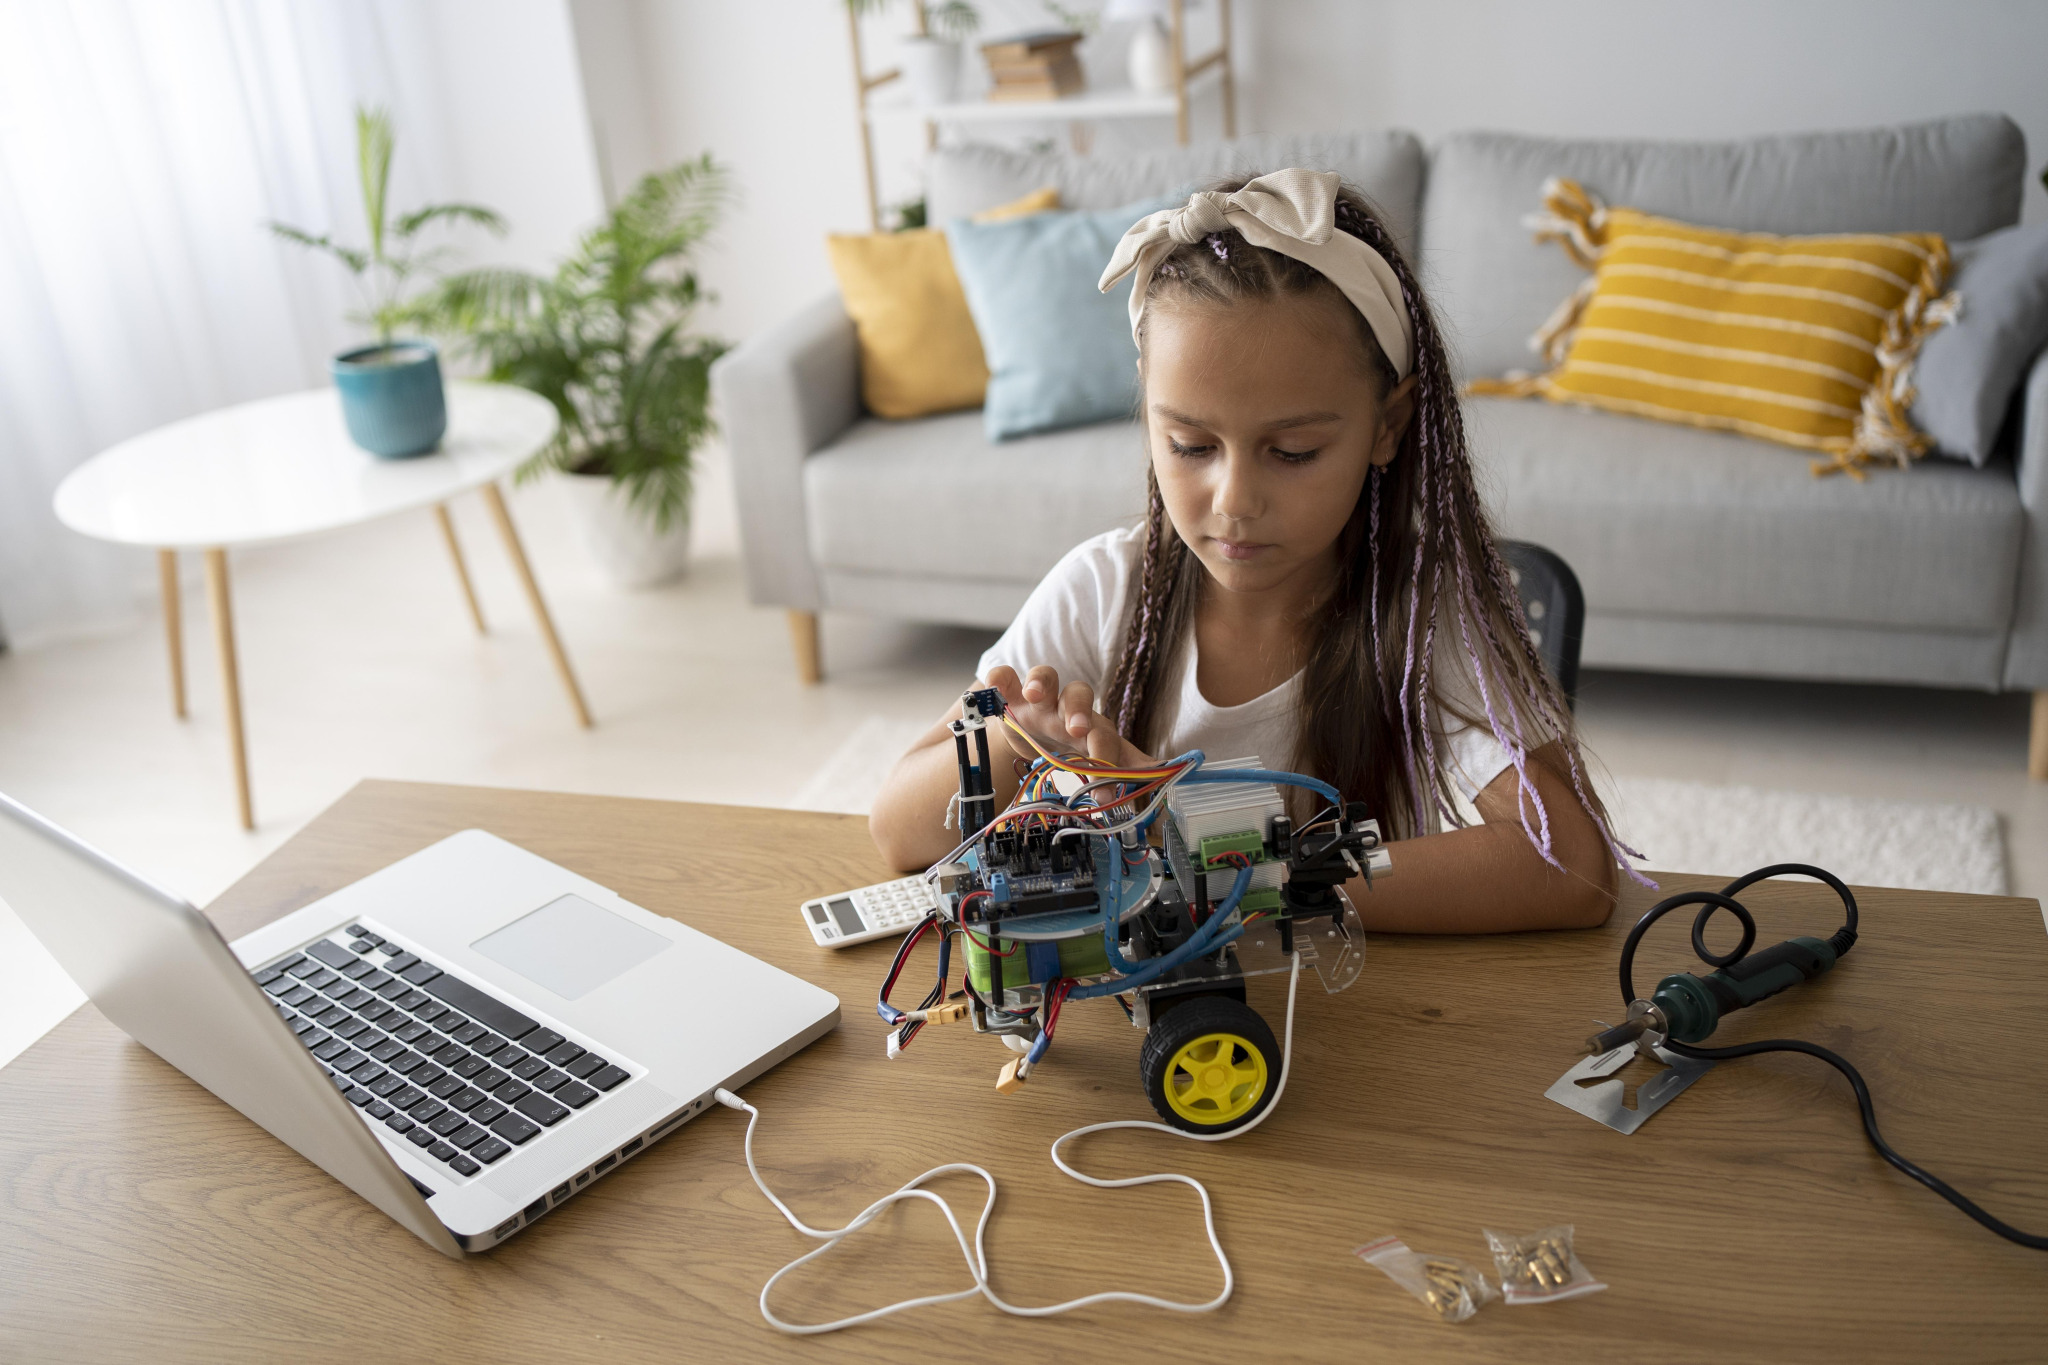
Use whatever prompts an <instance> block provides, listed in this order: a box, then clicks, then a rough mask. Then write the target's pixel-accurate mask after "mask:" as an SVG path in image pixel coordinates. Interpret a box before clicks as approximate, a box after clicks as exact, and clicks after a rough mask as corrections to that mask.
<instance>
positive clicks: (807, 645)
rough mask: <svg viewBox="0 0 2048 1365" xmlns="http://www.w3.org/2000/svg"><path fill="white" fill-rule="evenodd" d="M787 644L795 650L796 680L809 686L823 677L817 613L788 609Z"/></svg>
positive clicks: (823, 670)
mask: <svg viewBox="0 0 2048 1365" xmlns="http://www.w3.org/2000/svg"><path fill="white" fill-rule="evenodd" d="M789 644H790V648H791V649H793V650H795V651H796V680H797V681H798V682H800V683H802V684H804V686H806V687H809V686H811V685H812V684H813V683H819V682H823V681H824V679H825V664H824V654H823V652H822V651H821V650H820V649H819V648H818V613H816V612H814V611H798V610H797V609H796V608H794V607H792V608H790V611H789Z"/></svg>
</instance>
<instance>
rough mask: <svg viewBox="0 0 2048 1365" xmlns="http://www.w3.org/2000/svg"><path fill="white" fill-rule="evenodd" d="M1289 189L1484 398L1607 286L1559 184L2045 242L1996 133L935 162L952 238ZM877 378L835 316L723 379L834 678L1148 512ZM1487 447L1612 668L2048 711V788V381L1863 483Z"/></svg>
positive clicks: (1773, 456) (1770, 218) (742, 464)
mask: <svg viewBox="0 0 2048 1365" xmlns="http://www.w3.org/2000/svg"><path fill="white" fill-rule="evenodd" d="M1287 165H1310V166H1317V167H1325V168H1328V169H1332V170H1336V171H1338V172H1340V173H1341V174H1342V175H1344V177H1345V178H1346V179H1347V180H1350V181H1351V182H1353V183H1354V184H1357V185H1358V186H1360V187H1361V188H1362V189H1364V190H1365V191H1366V192H1367V193H1368V194H1369V195H1371V196H1372V197H1373V199H1374V200H1375V201H1376V202H1377V203H1378V204H1379V206H1380V207H1381V208H1382V210H1383V211H1384V212H1385V213H1386V215H1387V216H1388V218H1389V220H1390V221H1391V223H1392V225H1393V226H1394V227H1395V229H1396V231H1397V232H1398V233H1400V234H1401V236H1402V238H1403V239H1404V242H1405V243H1406V244H1408V245H1409V247H1410V249H1411V256H1412V257H1414V258H1416V259H1419V261H1420V262H1421V267H1422V270H1423V272H1424V278H1425V280H1426V282H1427V283H1428V285H1429V287H1430V288H1431V290H1432V291H1433V295H1434V298H1435V302H1436V305H1437V307H1438V310H1439V312H1440V314H1441V316H1442V318H1443V320H1444V322H1445V324H1446V330H1447V331H1448V333H1449V335H1450V336H1451V338H1452V341H1453V344H1454V345H1455V346H1456V348H1457V350H1458V355H1459V363H1460V365H1461V367H1462V369H1463V372H1464V373H1466V374H1469V375H1480V374H1498V373H1500V372H1502V371H1505V370H1508V369H1514V368H1529V367H1530V366H1531V365H1532V364H1533V363H1534V360H1533V357H1532V356H1531V353H1530V352H1529V350H1528V349H1527V346H1526V338H1527V337H1528V335H1529V334H1530V333H1531V332H1533V331H1534V330H1535V329H1536V327H1537V326H1538V325H1539V324H1540V323H1541V322H1542V321H1543V319H1544V318H1545V316H1546V315H1547V314H1548V313H1549V312H1550V310H1551V309H1552V308H1553V307H1555V306H1556V304H1557V302H1558V301H1559V300H1560V299H1562V298H1563V297H1564V296H1565V295H1566V294H1567V293H1568V292H1569V291H1570V290H1571V289H1572V287H1573V286H1574V284H1576V283H1577V281H1578V279H1579V278H1580V277H1581V276H1580V272H1579V270H1578V268H1577V267H1575V266H1574V265H1572V264H1571V263H1570V261H1569V260H1567V258H1566V257H1565V255H1564V253H1563V252H1562V251H1560V250H1559V249H1558V248H1557V247H1555V246H1545V245H1539V244H1536V243H1534V242H1532V241H1531V240H1530V237H1529V234H1528V231H1527V230H1526V229H1525V228H1524V227H1523V226H1522V225H1521V219H1522V217H1523V215H1524V214H1526V213H1527V212H1529V211H1530V210H1531V209H1532V208H1533V207H1534V206H1535V204H1536V200H1537V196H1538V190H1539V187H1540V185H1541V184H1542V181H1543V179H1544V177H1545V176H1547V175H1568V176H1571V177H1573V178H1575V179H1578V180H1580V181H1581V182H1583V183H1584V184H1586V185H1587V186H1588V188H1590V189H1592V190H1593V191H1594V192H1596V193H1598V194H1600V195H1601V196H1602V197H1604V198H1605V199H1607V200H1608V201H1609V202H1611V203H1623V204H1629V205H1633V206H1636V207H1640V208H1644V209H1648V210H1651V211H1654V212H1660V213H1665V214H1669V215H1671V216H1673V217H1677V218H1683V219H1689V220H1691V221H1695V222H1702V223H1711V224H1716V225H1721V226H1728V227H1736V228H1746V229H1752V230H1760V231H1770V232H1790V233H1799V232H1826V231H1884V230H1904V229H1919V230H1932V231H1938V232H1941V233H1944V234H1946V235H1947V236H1948V237H1949V238H1950V239H1951V240H1954V241H1960V240H1967V239H1969V238H1972V237H1977V236H1981V235H1983V234H1984V233H1987V232H1990V231H1993V230H1994V229H1997V228H2000V227H2004V226H2007V225H2009V224H2011V223H2014V222H2016V221H2018V218H2019V208H2020V190H2021V186H2022V183H2023V177H2024V175H2025V172H2026V148H2025V143H2024V141H2023V139H2022V137H2021V134H2020V131H2019V129H2018V128H2017V127H2016V126H2015V125H2014V124H2013V123H2012V122H2011V121H2010V120H2009V119H2006V118H2003V117H2000V116H1995V115H1980V116H1970V117H1960V118H1951V119H1944V120H1940V121H1938V122H1932V123H1923V124H1915V125H1910V126H1906V127H1899V128H1886V129H1871V130H1862V131H1853V132H1842V133H1820V134H1802V135H1797V136H1787V137H1773V138H1759V139H1754V140H1749V141H1742V142H1728V143H1690V144H1689V143H1660V142H1619V141H1558V140H1550V139H1541V138H1530V137H1521V136H1514V135H1509V134H1497V133H1470V134H1461V135H1457V136H1453V137H1451V138H1449V139H1447V140H1446V141H1445V142H1444V143H1443V144H1442V145H1440V146H1438V147H1436V148H1434V149H1432V150H1429V151H1427V152H1425V150H1424V148H1423V147H1422V145H1421V144H1420V143H1419V142H1418V141H1417V140H1416V139H1415V138H1414V137H1412V136H1410V135H1408V134H1406V133H1402V132H1374V133H1355V134H1346V135H1330V136H1319V137H1301V138H1263V139H1246V140H1243V141H1239V142H1235V143H1227V144H1216V145H1212V146H1208V147H1199V148H1190V149H1173V150H1170V151H1164V152H1160V153H1156V154H1151V155H1146V156H1142V157H1134V158H1124V159H1106V158H1076V157H1065V156H1047V155H1024V154H1017V153H1010V152H1006V151H1002V150H998V149H993V148H975V147H969V148H962V149H957V150H944V151H940V152H938V153H935V154H934V156H933V158H932V160H931V163H930V168H929V175H930V180H929V191H928V192H929V205H930V210H931V215H932V218H933V220H934V221H938V222H943V221H946V220H948V219H950V218H952V217H955V216H959V215H964V214H968V213H972V212H975V211H976V210H979V209H981V208H984V207H987V206H990V205H993V204H998V203H1001V202H1004V201H1006V200H1009V199H1013V198H1015V197H1017V196H1018V195H1020V194H1023V193H1026V192H1028V191H1030V190H1033V189H1036V188H1038V187H1040V186H1042V185H1056V186H1058V187H1059V189H1060V191H1061V195H1062V198H1063V201H1064V202H1065V203H1066V205H1067V206H1069V207H1073V208H1113V207H1115V206H1117V205H1119V204H1123V203H1127V202H1130V201H1131V200H1134V199H1137V198H1140V197H1143V196H1147V195H1156V194H1162V193H1170V192H1173V191H1175V190H1177V189H1179V188H1183V187H1186V186H1189V185H1192V184H1194V183H1197V182H1200V181H1203V180H1206V179H1210V178H1212V177H1214V176H1217V175H1221V174H1225V173H1229V172H1233V171H1252V170H1262V169H1273V168H1277V167H1280V166H1287ZM858 365H859V361H858V352H857V348H856V345H855V340H854V333H853V327H852V324H851V323H850V322H849V321H848V320H847V317H846V315H845V313H844V312H843V311H842V310H841V308H840V306H839V303H838V300H837V299H836V297H835V298H827V299H823V300H820V301H819V302H818V303H817V304H815V305H813V306H812V307H810V308H808V309H806V310H804V311H803V312H802V313H800V314H798V315H797V316H796V317H794V318H791V319H789V320H788V321H787V322H785V323H783V324H782V325H780V326H777V327H775V328H773V329H772V330H770V331H767V332H765V333H763V334H762V335H759V336H757V337H754V338H752V339H751V340H749V341H748V342H747V343H746V344H744V345H742V346H741V347H739V348H738V349H737V350H735V351H734V352H732V353H731V354H730V355H728V356H727V357H725V359H724V360H722V361H721V362H720V363H719V366H718V368H717V370H716V371H715V372H714V375H713V383H714V386H715V390H716V395H717V401H718V404H719V410H720V413H721V419H722V421H723V422H724V425H725V431H726V434H727V440H728V443H729V446H730V449H731V452H732V458H733V465H734V474H735V480H736V483H737V487H738V494H739V507H740V518H741V529H742V535H743V539H744V545H745V560H746V576H747V584H748V589H749V591H750V593H751V594H752V596H753V599H754V600H755V601H756V602H759V603H763V604H773V605H779V606H783V607H786V608H788V609H789V610H790V611H791V613H792V616H791V621H792V628H793V630H794V632H795V636H796V640H797V647H798V651H799V661H800V667H802V668H803V669H804V671H805V672H806V673H807V675H809V676H813V677H815V676H816V674H817V657H816V613H817V612H819V611H820V610H825V609H831V610H846V611H859V612H871V613H880V614H884V615H890V616H897V617H906V618H912V619H918V620H927V621H945V622H958V623H966V624H976V625H988V626H1001V625H1003V624H1005V623H1007V622H1008V621H1009V619H1010V617H1011V615H1012V614H1013V613H1014V612H1015V611H1016V609H1017V607H1018V606H1019V604H1021V603H1022V602H1023V600H1024V598H1025V596H1026V594H1028V593H1029V592H1030V590H1031V588H1032V586H1033V585H1034V584H1035V583H1037V581H1038V579H1039V578H1040V576H1041V575H1043V574H1044V573H1045V572H1046V570H1047V569H1049V568H1051V567H1052V565H1053V563H1054V561H1055V560H1057V559H1058V558H1059V556H1060V555H1061V554H1062V553H1064V552H1065V551H1066V550H1067V549H1068V548H1069V547H1070V546H1072V545H1073V544H1075V543H1076V542H1077V541H1079V540H1081V539H1083V538H1084V537H1087V536H1089V535H1093V534H1095V533H1096V532H1098V531H1102V530H1104V529H1107V528H1108V527H1111V526H1114V525H1118V524H1120V523H1123V522H1125V521H1127V520H1129V519H1130V518H1133V517H1135V516H1136V515H1137V514H1138V513H1139V511H1140V510H1141V507H1142V499H1143V487H1144V482H1143V463H1142V462H1143V458H1144V456H1143V448H1142V444H1141V440H1140V435H1139V432H1138V429H1137V427H1136V426H1135V424H1134V423H1131V422H1123V421H1119V422H1113V423H1107V424H1103V425H1099V426H1092V427H1084V428H1080V429H1076V430H1070V431H1062V432H1056V433H1052V434H1048V435H1044V436H1037V437H1031V438H1026V439H1024V440H1019V441H1013V442H1007V443H1004V444H1002V445H1000V446H995V445H991V444H990V443H989V442H988V441H986V440H985V439H984V438H983V436H982V431H981V415H980V413H979V412H962V413H954V414H950V415H946V416H940V417H933V418H927V419H924V420H921V421H913V422H885V421H880V420H877V419H874V418H871V417H868V416H867V415H865V414H864V413H863V412H862V410H861V406H860V397H859V382H858V380H859V376H858ZM1469 421H1470V425H1471V431H1472V448H1473V454H1474V457H1475V460H1476V462H1477V464H1478V467H1479V476H1480V479H1481V482H1482V486H1483V487H1484V488H1485V490H1486V493H1487V496H1488V499H1489V502H1490V505H1491V506H1492V508H1493V510H1494V512H1495V515H1496V516H1497V518H1498V522H1499V525H1500V527H1501V529H1502V530H1503V531H1504V532H1505V533H1506V534H1507V535H1509V536H1512V537H1514V538H1516V539H1522V540H1530V541H1535V542H1537V543H1539V544H1542V545H1545V546H1548V547H1549V548H1551V549H1553V550H1555V551H1556V552H1557V553H1559V554H1560V555H1562V556H1563V557H1564V558H1565V560H1566V561H1568V562H1569V563H1570V564H1571V565H1572V567H1573V568H1574V569H1575V570H1576V571H1577V573H1578V576H1579V579H1580V581H1581V583H1582V585H1583V587H1584V589H1585V595H1586V627H1585V643H1584V654H1583V659H1584V662H1585V664H1586V665H1588V666H1590V667H1601V666H1607V667H1620V668H1637V669H1651V670H1661V671H1668V672H1685V673H1729V674H1741V675H1749V676H1769V677H1786V678H1806V679H1822V680H1844V681H1867V682H1895V683H1915V684H1924V685H1932V686H1941V687H1966V688H1981V689H1986V690H1991V691H1997V690H2002V689H2026V690H2031V691H2034V692H2035V694H2036V695H2035V709H2034V715H2035V744H2034V762H2035V764H2036V765H2037V771H2036V774H2035V775H2036V776H2039V777H2048V771H2043V770H2041V769H2048V547H2044V544H2043V540H2044V536H2043V532H2044V528H2048V362H2044V361H2041V360H2036V361H2035V363H2034V364H2033V366H2032V368H2031V371H2030V372H2029V374H2028V377H2027V379H2026V381H2025V383H2024V387H2023V396H2022V399H2021V410H2020V412H2019V413H2018V415H2017V418H2016V421H2015V424H2014V430H2013V435H2012V437H2011V438H2010V439H2008V441H2007V442H2006V446H2007V447H2008V449H2007V450H2006V451H2005V453H2003V454H2000V455H1998V456H1995V457H1994V458H1993V460H1992V462H1991V463H1990V465H1989V466H1987V467H1986V468H1983V469H1974V468H1972V467H1970V466H1969V465H1967V464H1964V463H1962V462H1960V461H1954V460H1949V459H1945V458H1939V457H1930V458H1927V459H1925V460H1923V461H1921V462H1919V463H1917V464H1916V465H1915V466H1914V467H1913V468H1911V469H1909V470H1905V471H1891V470H1882V471H1876V472H1873V473H1872V475H1871V476H1870V477H1869V478H1868V479H1866V480H1864V481H1862V482H1857V481H1855V480H1852V479H1849V478H1844V477H1833V478H1821V479H1816V478H1814V477H1812V476H1811V475H1810V474H1809V473H1808V472H1807V463H1808V456H1807V455H1806V454H1805V453H1803V452H1800V451H1797V450H1793V449H1790V448H1786V447H1781V446H1775V445H1769V444H1765V443H1762V442H1758V441H1754V440H1751V439H1748V438H1746V437H1742V436H1736V435H1731V434H1722V433H1718V432H1709V431H1701V430H1696V429H1692V428H1687V427H1679V426H1672V425H1666V424H1662V423H1656V422H1650V421H1647V420H1642V419H1636V418H1630V417H1622V416H1616V415H1612V414H1607V413H1598V412H1591V411H1582V410H1578V409H1574V408H1566V407H1559V406H1555V405H1552V404H1548V403H1543V402H1540V401H1534V400H1529V401H1512V400H1501V399H1474V400H1472V402H1471V403H1470V404H1469ZM1020 471H1023V477H1021V478H1020V477H1019V472H1020ZM998 488H1004V489H1007V490H1010V491H1011V492H1012V493H1014V492H1016V491H1017V490H1027V491H1028V497H1024V498H1014V497H1012V498H1009V499H1006V509H1005V513H1006V514H1005V516H1004V517H1003V518H1002V519H1001V521H1000V522H995V523H992V522H991V521H989V520H988V519H986V518H984V517H982V516H980V515H978V514H977V509H979V508H980V507H981V506H983V505H984V504H985V502H986V500H987V499H988V497H990V496H991V494H992V492H993V490H996V489H998ZM1084 490H1085V491H1084Z"/></svg>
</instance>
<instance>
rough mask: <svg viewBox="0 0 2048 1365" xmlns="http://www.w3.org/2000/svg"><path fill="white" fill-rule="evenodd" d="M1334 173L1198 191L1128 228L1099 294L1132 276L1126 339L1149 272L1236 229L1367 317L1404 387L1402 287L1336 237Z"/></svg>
mask: <svg viewBox="0 0 2048 1365" xmlns="http://www.w3.org/2000/svg"><path fill="white" fill-rule="evenodd" d="M1337 185H1338V177H1337V173H1336V172H1335V171H1309V170H1301V169H1299V168H1297V169H1294V170H1286V171H1275V172H1273V173H1272V174H1271V175H1262V176H1260V177H1259V178H1258V179H1256V180H1253V181H1251V182H1250V183H1248V184H1246V185H1245V187H1244V188H1243V189H1241V190H1233V191H1232V192H1231V193H1229V194H1219V193H1217V192H1216V191H1214V190H1203V191H1201V192H1199V193H1196V194H1193V195H1190V196H1189V197H1188V202H1187V203H1186V204H1184V205H1182V206H1181V207H1180V208H1177V209H1161V210H1160V211H1159V212H1157V213H1154V214H1150V215H1147V216H1146V217H1144V218H1140V219H1139V220H1138V221H1137V222H1135V223H1133V224H1131V228H1130V230H1129V231H1128V232H1126V233H1124V235H1123V239H1122V240H1121V241H1119V242H1118V243H1117V244H1116V252H1115V254H1113V255H1112V256H1111V257H1110V258H1109V268H1108V269H1106V270H1104V271H1103V272H1102V282H1101V284H1100V285H1099V286H1098V288H1100V289H1102V290H1103V291H1104V292H1107V291H1108V289H1109V287H1110V286H1111V285H1113V284H1115V283H1116V282H1117V281H1118V280H1120V279H1122V278H1123V277H1124V276H1125V275H1127V274H1130V273H1131V272H1132V271H1136V272H1137V278H1136V279H1135V280H1133V281H1132V282H1131V335H1132V336H1133V337H1136V336H1137V334H1138V320H1139V319H1140V318H1141V317H1143V316H1144V313H1145V293H1146V290H1147V289H1148V288H1149V287H1150V285H1151V283H1152V272H1153V270H1155V269H1156V268H1157V267H1158V265H1159V262H1160V261H1162V260H1164V259H1165V258H1166V255H1167V253H1168V252H1170V251H1172V250H1173V249H1174V248H1175V247H1176V246H1191V245H1193V244H1194V243H1196V242H1199V241H1201V240H1202V239H1203V238H1204V237H1206V236H1208V235H1209V234H1210V233H1212V232H1221V231H1223V230H1224V229H1225V228H1235V229H1236V230H1237V232H1238V233H1239V235H1241V236H1242V237H1243V238H1244V239H1245V240H1246V241H1247V242H1250V243H1251V244H1252V245H1253V246H1262V247H1265V248H1266V249H1267V250H1268V251H1277V252H1279V253H1280V254H1281V255H1283V256H1292V257H1293V258H1294V259H1295V260H1297V261H1300V262H1301V263H1302V264H1303V265H1306V266H1308V267H1310V268H1311V269H1313V270H1315V271H1316V272H1317V273H1319V274H1321V275H1323V276H1324V277H1325V278H1327V279H1328V280H1329V281H1330V283H1332V284H1334V285H1336V286H1337V288H1339V289H1341V290H1342V291H1343V292H1344V297H1345V298H1347V299H1349V300H1351V303H1352V306H1353V307H1355V308H1357V309H1358V311H1359V312H1360V313H1362V314H1364V316H1365V321H1366V325H1367V326H1369V327H1371V328H1372V334H1373V336H1374V337H1375V338H1377V339H1378V341H1379V343H1380V349H1381V350H1383V351H1385V352H1386V355H1387V360H1388V363H1390V364H1391V365H1393V367H1394V377H1395V378H1396V379H1397V380H1400V379H1406V378H1407V377H1408V372H1409V370H1410V369H1411V368H1412V366H1413V362H1414V356H1415V334H1414V331H1413V329H1412V328H1411V327H1410V326H1409V324H1408V310H1407V308H1406V307H1405V306H1403V304H1402V302H1401V282H1400V280H1399V279H1397V278H1396V277H1395V275H1394V269H1393V267H1392V266H1390V265H1388V264H1387V262H1386V258H1385V257H1383V256H1381V255H1380V253H1379V252H1377V251H1374V250H1373V249H1372V248H1371V247H1369V246H1367V245H1366V244H1365V243H1364V242H1361V241H1360V240H1358V238H1356V237H1353V236H1352V235H1351V234H1350V233H1348V232H1339V231H1337Z"/></svg>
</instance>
